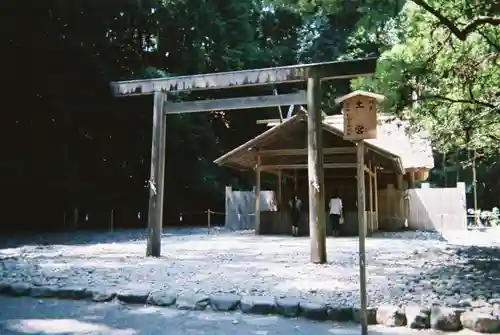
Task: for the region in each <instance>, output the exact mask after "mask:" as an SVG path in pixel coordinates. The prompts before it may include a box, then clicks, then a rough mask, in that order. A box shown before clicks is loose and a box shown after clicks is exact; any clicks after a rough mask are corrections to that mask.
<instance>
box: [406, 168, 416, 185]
mask: <svg viewBox="0 0 500 335" xmlns="http://www.w3.org/2000/svg"><path fill="white" fill-rule="evenodd" d="M408 188H415V170H413V169H412V170H410V171H408Z"/></svg>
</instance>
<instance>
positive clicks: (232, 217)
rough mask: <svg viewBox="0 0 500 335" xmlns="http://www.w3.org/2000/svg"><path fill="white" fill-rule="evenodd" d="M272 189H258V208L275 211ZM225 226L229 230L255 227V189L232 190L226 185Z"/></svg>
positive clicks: (275, 203) (275, 204)
mask: <svg viewBox="0 0 500 335" xmlns="http://www.w3.org/2000/svg"><path fill="white" fill-rule="evenodd" d="M276 207H277V202H276V196H275V192H274V191H260V210H261V211H276V210H277V208H276ZM225 227H226V228H227V229H230V230H247V229H255V191H233V189H232V188H231V186H227V187H226V220H225Z"/></svg>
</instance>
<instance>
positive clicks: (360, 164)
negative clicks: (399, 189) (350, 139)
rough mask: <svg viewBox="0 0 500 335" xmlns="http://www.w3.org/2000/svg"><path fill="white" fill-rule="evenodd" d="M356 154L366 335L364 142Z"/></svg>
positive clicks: (362, 300) (363, 312) (360, 257)
mask: <svg viewBox="0 0 500 335" xmlns="http://www.w3.org/2000/svg"><path fill="white" fill-rule="evenodd" d="M357 143H358V146H357V148H358V152H357V161H358V168H357V172H358V175H357V177H358V178H357V186H358V187H357V189H358V231H359V288H360V296H361V318H360V319H361V320H360V321H361V334H363V335H368V320H367V315H366V308H367V306H368V302H367V295H366V254H365V238H366V222H365V207H366V206H365V170H364V166H365V162H364V159H365V150H364V142H363V141H362V140H361V141H358V142H357Z"/></svg>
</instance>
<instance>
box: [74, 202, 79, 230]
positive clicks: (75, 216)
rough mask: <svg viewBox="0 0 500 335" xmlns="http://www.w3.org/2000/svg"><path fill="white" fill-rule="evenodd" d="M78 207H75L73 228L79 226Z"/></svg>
mask: <svg viewBox="0 0 500 335" xmlns="http://www.w3.org/2000/svg"><path fill="white" fill-rule="evenodd" d="M78 215H79V214H78V207H75V212H74V217H73V229H75V230H76V228H77V227H78Z"/></svg>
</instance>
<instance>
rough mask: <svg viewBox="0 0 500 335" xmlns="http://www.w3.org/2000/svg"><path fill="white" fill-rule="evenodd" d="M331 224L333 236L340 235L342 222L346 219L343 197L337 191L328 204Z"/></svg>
mask: <svg viewBox="0 0 500 335" xmlns="http://www.w3.org/2000/svg"><path fill="white" fill-rule="evenodd" d="M328 208H329V212H328V213H329V214H330V215H329V217H330V225H331V229H332V231H333V236H338V234H339V230H340V224H341V223H342V221H343V220H344V217H343V211H342V199H340V197H339V196H338V194H337V192H336V191H335V192H334V194H333V196H332V198H330V203H329V204H328Z"/></svg>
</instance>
